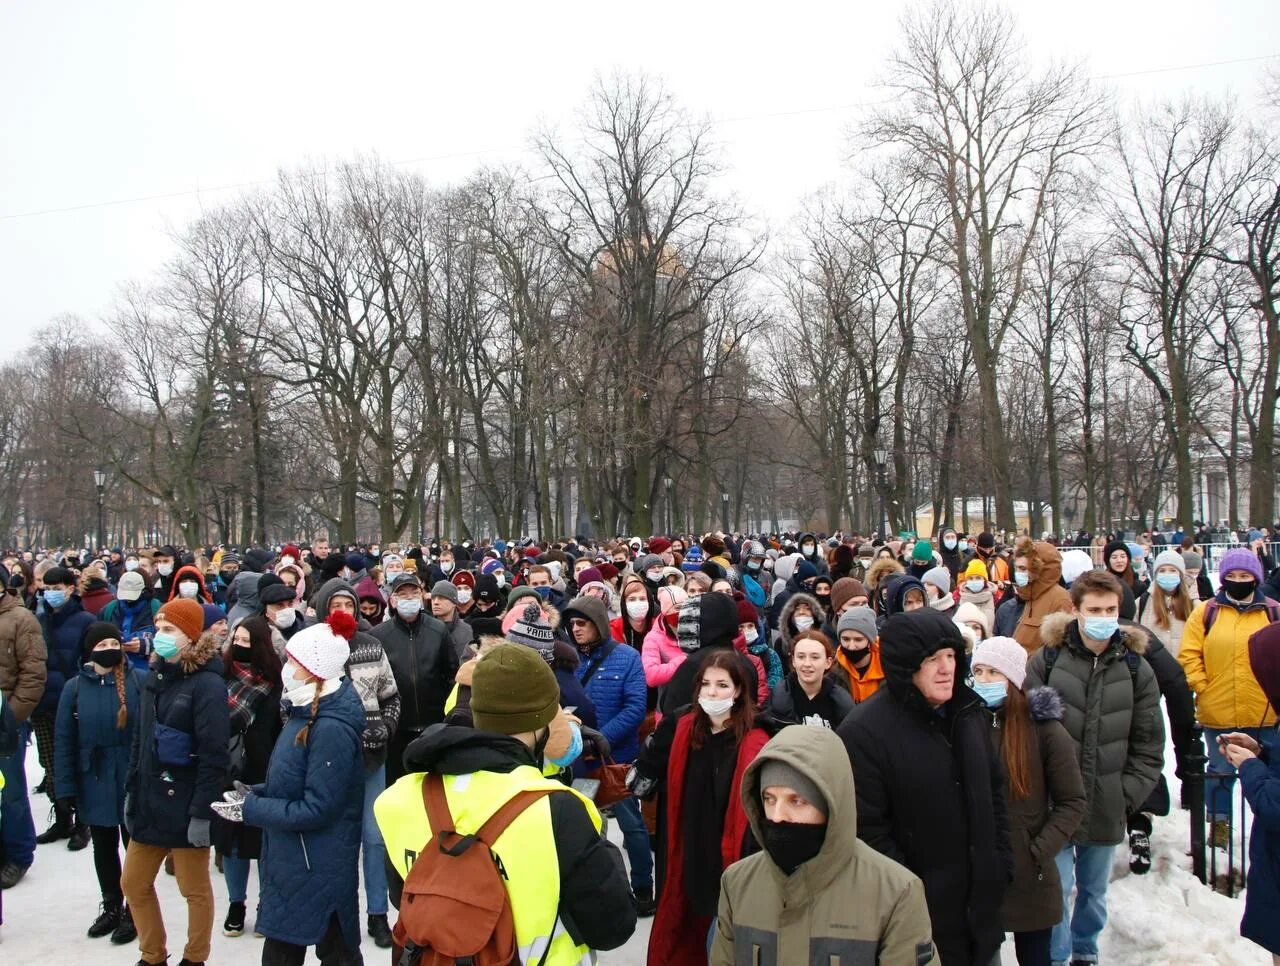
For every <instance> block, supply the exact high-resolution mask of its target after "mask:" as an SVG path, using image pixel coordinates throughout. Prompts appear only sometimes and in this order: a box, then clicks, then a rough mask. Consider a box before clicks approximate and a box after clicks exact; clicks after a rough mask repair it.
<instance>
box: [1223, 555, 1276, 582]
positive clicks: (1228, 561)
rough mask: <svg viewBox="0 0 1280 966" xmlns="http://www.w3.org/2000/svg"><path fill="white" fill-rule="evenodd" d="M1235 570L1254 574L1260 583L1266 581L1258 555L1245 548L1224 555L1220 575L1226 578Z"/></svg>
mask: <svg viewBox="0 0 1280 966" xmlns="http://www.w3.org/2000/svg"><path fill="white" fill-rule="evenodd" d="M1233 570H1247V571H1248V572H1249V573H1251V574H1253V576H1254V579H1255V580H1257V581H1258V583H1262V581H1263V580H1264V579H1265V578H1264V576H1263V573H1262V564H1261V563H1260V562H1259V560H1258V555H1257V554H1256V553H1254V552H1253V551H1252V550H1246V549H1245V548H1244V547H1236V548H1234V549H1232V550H1228V551H1227V552H1226V553H1224V554H1223V555H1222V561H1221V563H1219V564H1218V574H1219V575H1220V576H1222V577H1224V578H1225V577H1226V576H1227V574H1229V573H1231V571H1233Z"/></svg>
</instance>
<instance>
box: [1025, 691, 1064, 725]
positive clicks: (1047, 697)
mask: <svg viewBox="0 0 1280 966" xmlns="http://www.w3.org/2000/svg"><path fill="white" fill-rule="evenodd" d="M1027 704H1028V705H1029V706H1030V709H1031V720H1033V721H1061V720H1062V708H1063V705H1062V695H1060V694H1059V693H1058V692H1057V689H1056V688H1051V687H1048V686H1047V685H1046V686H1045V687H1041V688H1032V689H1031V690H1030V691H1028V692H1027Z"/></svg>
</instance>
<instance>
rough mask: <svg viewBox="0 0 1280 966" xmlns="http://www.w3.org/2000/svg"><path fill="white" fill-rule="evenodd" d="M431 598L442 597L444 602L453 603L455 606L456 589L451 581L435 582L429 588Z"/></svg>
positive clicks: (456, 598)
mask: <svg viewBox="0 0 1280 966" xmlns="http://www.w3.org/2000/svg"><path fill="white" fill-rule="evenodd" d="M431 596H432V597H443V598H444V599H445V600H450V601H453V603H455V604H456V603H457V602H458V588H457V587H456V586H455V585H454V583H453V582H452V581H449V580H437V581H436V582H435V584H433V585H432V587H431Z"/></svg>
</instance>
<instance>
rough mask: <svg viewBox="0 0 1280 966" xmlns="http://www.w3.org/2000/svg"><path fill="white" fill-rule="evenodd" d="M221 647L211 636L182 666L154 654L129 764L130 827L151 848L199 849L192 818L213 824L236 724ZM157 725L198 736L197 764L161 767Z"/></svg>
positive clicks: (186, 652)
mask: <svg viewBox="0 0 1280 966" xmlns="http://www.w3.org/2000/svg"><path fill="white" fill-rule="evenodd" d="M217 652H218V642H217V641H215V640H214V638H213V635H212V634H204V635H202V636H201V638H200V640H198V641H196V642H195V643H194V644H188V645H187V646H185V647H184V648H183V649H182V650H181V651H179V652H178V660H177V662H176V663H169V662H166V661H161V660H160V659H159V657H157V656H155V655H152V665H151V674H150V675H149V676H148V677H147V679H146V680H145V681H144V682H143V684H142V696H141V701H140V706H139V708H138V728H137V730H136V731H135V732H134V733H133V752H132V754H131V755H130V757H129V778H128V781H127V786H126V790H127V791H128V794H129V802H128V808H127V809H126V811H125V824H126V825H127V826H128V828H129V831H130V833H131V834H132V835H133V837H134V838H136V839H137V840H138V841H139V842H142V843H143V844H144V845H158V846H160V847H161V848H166V849H185V848H191V842H190V841H189V840H188V838H187V828H188V825H189V824H190V821H191V819H193V818H199V819H207V820H209V821H210V822H212V820H213V809H211V808H210V807H209V806H210V805H211V804H212V803H213V802H217V801H221V799H222V790H223V786H224V782H225V780H226V772H227V764H228V754H227V744H228V741H229V733H230V730H231V718H230V715H229V714H228V712H227V686H226V683H225V682H224V681H223V679H222V659H221V658H220V657H218V653H217ZM157 725H164V726H166V727H168V728H172V729H174V730H175V731H177V732H181V733H182V734H185V735H190V736H191V754H192V755H193V756H194V759H193V760H192V762H191V763H190V764H182V765H172V764H163V763H161V761H160V755H159V750H158V744H157V740H156V727H157Z"/></svg>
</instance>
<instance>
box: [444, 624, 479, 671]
mask: <svg viewBox="0 0 1280 966" xmlns="http://www.w3.org/2000/svg"><path fill="white" fill-rule="evenodd" d="M444 627H445V630H446V631H447V632H448V634H449V643H450V644H451V645H452V646H453V652H454V653H455V654H456V655H458V663H459V664H461V663H462V661H463V658H465V657H466V655H467V652H468V649H469V648H470V646H471V642H472V640H474V639H475V635H474V634H473V633H472V630H471V625H470V624H468V623H467V622H466V621H465V620H463V619H462V618H461V617H455V618H454V619H453V621H452V622H450V623H448V624H445V625H444Z"/></svg>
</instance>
